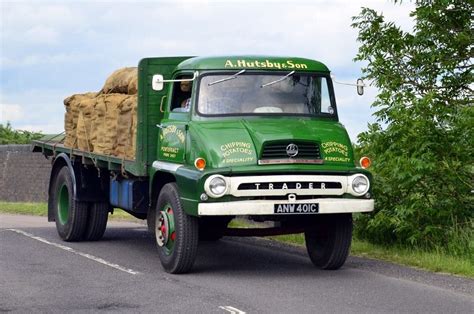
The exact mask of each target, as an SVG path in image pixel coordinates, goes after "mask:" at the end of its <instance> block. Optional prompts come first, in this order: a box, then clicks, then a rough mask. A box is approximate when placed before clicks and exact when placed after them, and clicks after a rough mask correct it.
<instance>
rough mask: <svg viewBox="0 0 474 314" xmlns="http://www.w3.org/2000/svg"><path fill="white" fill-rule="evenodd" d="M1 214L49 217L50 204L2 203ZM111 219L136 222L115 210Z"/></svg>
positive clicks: (125, 213)
mask: <svg viewBox="0 0 474 314" xmlns="http://www.w3.org/2000/svg"><path fill="white" fill-rule="evenodd" d="M0 213H4V214H17V215H34V216H47V215H48V204H46V203H15V202H1V201H0ZM109 219H113V220H136V219H135V218H134V217H133V216H131V215H130V214H128V213H127V212H125V211H123V210H121V209H118V208H116V209H114V213H113V214H109Z"/></svg>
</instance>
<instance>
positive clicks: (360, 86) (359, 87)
mask: <svg viewBox="0 0 474 314" xmlns="http://www.w3.org/2000/svg"><path fill="white" fill-rule="evenodd" d="M356 85H357V94H358V95H359V96H362V95H364V87H365V84H364V81H363V80H362V79H361V78H360V79H357V84H356Z"/></svg>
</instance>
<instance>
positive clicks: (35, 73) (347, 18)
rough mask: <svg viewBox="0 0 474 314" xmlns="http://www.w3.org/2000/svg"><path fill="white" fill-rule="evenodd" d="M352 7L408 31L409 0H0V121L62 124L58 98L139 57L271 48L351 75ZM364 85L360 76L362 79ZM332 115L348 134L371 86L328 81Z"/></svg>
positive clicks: (354, 45) (355, 129)
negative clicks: (360, 93) (379, 15)
mask: <svg viewBox="0 0 474 314" xmlns="http://www.w3.org/2000/svg"><path fill="white" fill-rule="evenodd" d="M361 7H369V8H373V9H375V10H377V11H379V12H383V14H384V16H385V17H386V19H387V20H390V21H394V22H396V23H397V25H399V26H401V27H402V29H405V30H410V29H411V27H412V25H413V22H412V19H411V18H410V17H409V13H410V11H411V10H413V4H412V3H411V2H408V1H404V2H403V3H402V4H393V2H392V1H387V0H346V1H343V0H333V1H330V0H326V1H323V0H321V1H320V0H313V1H309V0H300V1H299V0H294V1H288V0H287V1H276V0H275V1H270V0H268V1H256V0H254V1H244V0H243V1H217V0H214V1H213V0H207V1H206V0H195V1H190V0H189V1H184V0H175V1H158V0H155V1H151V0H150V1H143V0H142V1H120V0H118V1H92V0H90V1H89V0H75V1H74V0H63V1H40V0H37V1H34V0H30V1H26V0H16V1H4V0H0V13H1V15H0V44H1V46H0V123H2V124H6V123H7V121H9V122H10V123H11V125H12V126H13V128H15V129H21V130H29V131H42V132H43V133H47V134H51V133H60V132H62V131H63V130H64V127H63V126H64V123H63V118H64V106H63V99H64V98H66V97H67V96H69V95H72V94H75V93H82V92H88V91H98V90H100V89H101V88H102V86H103V84H104V82H105V80H106V78H107V76H108V75H109V74H110V73H112V72H113V71H114V70H116V69H118V68H121V67H125V66H136V65H137V64H138V61H139V60H140V59H141V58H144V57H152V56H155V57H159V56H179V55H196V56H214V55H244V54H252V55H255V54H257V55H277V56H278V55H281V56H295V57H296V56H297V57H304V58H310V59H316V60H318V61H321V62H323V63H325V64H326V65H327V66H328V67H329V69H330V70H331V71H332V74H333V75H334V76H335V79H336V80H337V81H342V82H350V83H355V81H356V79H357V78H358V77H360V76H361V75H362V71H361V68H362V67H363V66H364V64H363V63H360V62H358V63H356V62H354V61H353V58H354V57H355V55H356V53H357V50H358V47H359V43H358V42H357V40H356V39H357V30H355V29H352V28H351V26H350V25H351V23H352V20H351V18H352V16H355V15H358V14H359V13H360V10H361ZM366 83H370V82H366ZM335 93H336V102H337V106H338V113H339V119H340V121H341V123H343V124H344V125H345V126H346V128H347V130H348V133H349V135H350V137H351V140H352V141H353V142H356V141H357V134H359V133H360V132H362V131H365V130H366V129H367V124H368V123H371V122H374V121H375V120H374V117H373V116H372V113H373V112H374V109H373V108H371V104H372V102H373V101H374V99H375V96H376V95H377V89H376V88H375V87H373V86H370V85H369V86H368V87H367V88H366V89H365V94H364V95H363V96H358V95H357V93H356V89H355V87H352V86H345V85H337V84H336V85H335Z"/></svg>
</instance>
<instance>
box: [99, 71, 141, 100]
mask: <svg viewBox="0 0 474 314" xmlns="http://www.w3.org/2000/svg"><path fill="white" fill-rule="evenodd" d="M137 75H138V74H137V68H136V67H130V68H122V69H118V70H117V71H115V72H113V73H112V74H111V75H110V76H109V77H108V78H107V80H106V81H105V84H104V87H102V91H101V92H102V93H103V94H112V93H119V94H127V93H128V89H129V85H130V82H131V81H132V80H133V78H134V77H136V76H137Z"/></svg>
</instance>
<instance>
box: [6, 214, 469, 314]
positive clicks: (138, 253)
mask: <svg viewBox="0 0 474 314" xmlns="http://www.w3.org/2000/svg"><path fill="white" fill-rule="evenodd" d="M473 291H474V280H469V279H465V278H461V277H455V276H448V275H441V274H432V273H429V272H424V271H421V270H415V269H411V268H406V267H402V266H398V265H394V264H391V263H385V262H380V261H375V260H370V259H363V258H357V257H350V258H349V260H348V261H347V263H346V264H345V266H344V267H343V268H342V269H341V270H339V271H321V270H317V269H315V268H314V267H313V266H312V264H311V263H310V261H309V259H308V258H307V256H306V255H305V253H304V251H303V250H301V249H300V248H293V247H290V246H285V245H281V244H277V243H274V242H271V241H267V240H261V239H254V238H250V239H241V238H224V239H223V240H221V241H218V242H215V243H201V244H200V247H199V253H198V257H197V260H196V263H195V266H194V268H193V272H192V273H191V274H186V275H170V274H167V273H165V272H164V271H163V270H162V268H161V266H160V263H159V260H158V256H157V253H156V249H155V244H154V240H153V238H152V237H151V236H150V235H149V234H148V233H147V231H146V227H145V226H143V225H141V224H137V223H130V222H109V225H108V227H107V231H106V233H105V236H104V239H103V240H102V241H100V242H81V243H66V242H62V241H61V240H59V238H58V236H57V234H56V229H55V227H54V223H47V222H46V218H44V217H31V216H15V215H0V312H9V311H12V312H22V313H23V312H44V313H46V312H47V313H63V312H80V313H87V312H100V311H112V312H127V313H130V312H131V313H242V312H246V313H394V312H395V313H407V312H410V313H473V312H474V297H473V294H474V292H473Z"/></svg>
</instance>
